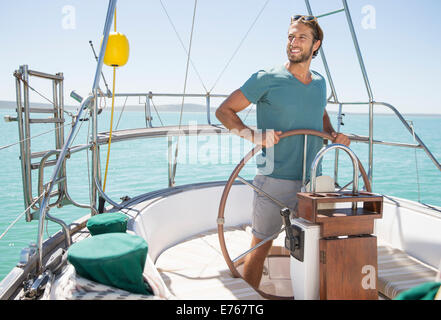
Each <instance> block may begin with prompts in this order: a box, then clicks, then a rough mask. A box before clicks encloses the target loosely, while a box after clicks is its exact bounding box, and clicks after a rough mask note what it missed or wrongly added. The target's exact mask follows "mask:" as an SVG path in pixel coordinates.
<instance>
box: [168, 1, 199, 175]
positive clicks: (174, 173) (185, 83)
mask: <svg viewBox="0 0 441 320" xmlns="http://www.w3.org/2000/svg"><path fill="white" fill-rule="evenodd" d="M197 3H198V1H197V0H195V1H194V9H193V19H192V23H191V34H190V44H189V46H188V56H187V66H186V68H185V79H184V93H183V95H182V104H181V113H180V115H179V130H180V129H181V124H182V114H183V111H184V100H185V92H186V90H187V78H188V66H189V64H190V54H191V45H192V42H193V30H194V20H195V17H196V7H197ZM178 150H179V135H178V136H177V142H176V149H175V158H174V160H173V174H172V183H174V180H175V176H176V165H177V161H178Z"/></svg>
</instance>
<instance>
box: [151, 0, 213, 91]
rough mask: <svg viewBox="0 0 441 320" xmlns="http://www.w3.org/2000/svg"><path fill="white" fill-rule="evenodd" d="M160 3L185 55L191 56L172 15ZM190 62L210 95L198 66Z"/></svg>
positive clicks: (160, 0)
mask: <svg viewBox="0 0 441 320" xmlns="http://www.w3.org/2000/svg"><path fill="white" fill-rule="evenodd" d="M159 2H160V3H161V6H162V9H163V10H164V13H165V15H166V16H167V19H168V21H169V22H170V24H171V26H172V28H173V30H174V31H175V34H176V36H177V37H178V40H179V42H180V43H181V46H182V48H183V49H184V51H185V53H186V54H187V55H189V54H188V51H187V48H186V47H185V45H184V42H183V41H182V38H181V36H180V35H179V33H178V30H176V27H175V25H174V23H173V20H172V19H171V18H170V15H169V14H168V11H167V9H166V8H165V6H164V3H163V2H162V0H159ZM190 62H191V66H192V67H193V69H194V71H195V72H196V75H197V76H198V78H199V81H200V82H201V84H202V86H203V87H204V90H205V92H207V93H208V90H207V87H206V86H205V83H204V81H203V80H202V77H201V75H200V74H199V71H198V69H197V68H196V66H195V65H194V63H193V61H192V60H191V59H190Z"/></svg>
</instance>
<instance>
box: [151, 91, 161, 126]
mask: <svg viewBox="0 0 441 320" xmlns="http://www.w3.org/2000/svg"><path fill="white" fill-rule="evenodd" d="M147 99H149V98H147ZM150 101H151V102H152V105H153V108H154V109H155V112H156V114H157V115H158V119H159V122H161V125H162V126H164V123H163V122H162V119H161V117H160V116H159V112H158V110H157V109H156V106H155V103H154V102H153V97H152V98H151V99H150Z"/></svg>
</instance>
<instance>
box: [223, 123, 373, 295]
mask: <svg viewBox="0 0 441 320" xmlns="http://www.w3.org/2000/svg"><path fill="white" fill-rule="evenodd" d="M295 135H312V136H317V137H321V138H323V139H326V140H329V141H332V140H333V138H332V136H331V135H329V134H327V133H324V132H320V131H316V130H309V129H299V130H291V131H287V132H284V133H283V134H282V135H281V136H280V139H283V138H286V137H290V136H295ZM260 150H262V146H261V145H257V146H255V147H254V148H253V149H252V150H251V151H250V152H249V153H248V154H247V155H246V156H245V157H244V158H243V159H242V160H241V161H240V162H239V164H238V165H237V166H236V168H235V169H234V170H233V172H232V173H231V175H230V178H229V179H228V181H227V183H226V185H225V187H224V191H223V193H222V197H221V200H220V203H219V211H218V217H217V230H218V236H219V243H220V247H221V250H222V254H223V256H224V259H225V262H226V263H227V265H228V268H229V269H230V271H231V273H232V274H233V276H234V277H237V278H242V276H241V274H240V273H239V272H238V271H237V269H236V266H237V265H239V261H237V262H233V261H232V260H231V258H230V255H229V253H228V250H227V246H226V244H225V236H224V222H225V218H224V211H225V205H226V202H227V199H228V195H229V193H230V190H231V187H232V186H233V183H234V181H235V180H236V178H237V177H238V176H239V173H240V171H241V170H242V168H243V167H244V166H245V164H246V163H247V162H248V161H249V160H250V159H251V158H252V157H253V156H254V155H256V154H257V153H258V152H259V151H260ZM358 165H359V170H360V173H361V175H362V178H363V182H364V185H365V188H366V191H368V192H371V185H370V183H369V179H368V176H367V174H366V171H365V170H364V168H363V165H362V164H361V162H360V160H359V161H358ZM281 231H282V230H281ZM279 233H280V232H279ZM250 252H251V251H250ZM248 253H249V252H248ZM270 255H271V254H269V256H270ZM242 279H243V278H242ZM254 289H255V290H256V291H257V292H258V293H259V294H260V295H261V296H263V297H264V298H267V299H290V300H292V299H294V297H283V296H276V295H272V294H268V293H266V292H263V291H262V290H259V289H258V288H254Z"/></svg>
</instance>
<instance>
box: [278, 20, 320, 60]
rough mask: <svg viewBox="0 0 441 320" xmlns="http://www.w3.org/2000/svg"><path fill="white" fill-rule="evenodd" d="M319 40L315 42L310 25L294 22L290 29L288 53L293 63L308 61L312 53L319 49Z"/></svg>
mask: <svg viewBox="0 0 441 320" xmlns="http://www.w3.org/2000/svg"><path fill="white" fill-rule="evenodd" d="M318 42H319V41H316V42H314V35H313V33H312V30H311V28H310V27H308V26H306V25H304V24H302V23H299V22H294V23H293V24H292V25H291V26H290V27H289V30H288V44H287V48H286V51H287V54H288V60H289V61H290V62H291V63H302V62H306V61H308V60H309V59H310V58H311V56H312V53H313V52H314V51H315V50H317V48H315V47H318Z"/></svg>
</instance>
